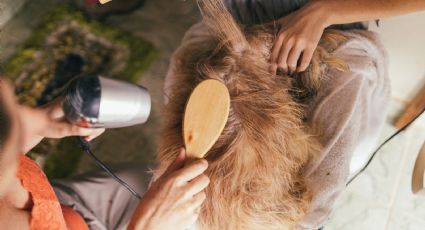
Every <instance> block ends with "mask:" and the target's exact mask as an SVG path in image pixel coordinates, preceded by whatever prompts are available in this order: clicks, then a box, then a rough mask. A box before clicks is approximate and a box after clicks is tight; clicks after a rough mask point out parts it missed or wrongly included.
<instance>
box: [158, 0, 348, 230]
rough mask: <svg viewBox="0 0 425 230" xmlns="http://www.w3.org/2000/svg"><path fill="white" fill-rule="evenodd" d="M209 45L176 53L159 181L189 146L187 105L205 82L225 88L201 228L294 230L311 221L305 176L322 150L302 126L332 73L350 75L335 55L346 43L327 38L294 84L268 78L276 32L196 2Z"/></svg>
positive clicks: (217, 4) (212, 3) (329, 34)
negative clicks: (224, 116)
mask: <svg viewBox="0 0 425 230" xmlns="http://www.w3.org/2000/svg"><path fill="white" fill-rule="evenodd" d="M198 2H199V6H200V9H201V12H202V15H203V23H204V24H205V25H206V26H207V27H208V29H209V31H210V37H209V39H208V40H207V41H202V42H199V43H196V44H192V45H191V46H185V47H183V48H181V49H179V51H178V52H177V53H175V56H174V58H175V60H176V67H175V72H174V76H173V77H174V78H175V79H176V80H175V81H174V83H173V84H172V86H171V89H170V92H171V93H170V101H169V103H168V104H167V105H166V107H165V109H164V112H163V113H164V114H163V118H164V124H163V127H162V131H161V137H160V143H159V154H158V162H159V168H158V170H157V171H156V175H155V176H156V177H157V176H158V175H160V174H161V173H162V172H163V171H164V170H165V169H166V168H167V167H168V165H170V164H171V162H172V161H173V160H174V159H175V157H176V156H177V155H178V152H179V148H180V147H181V146H183V137H182V120H183V113H184V108H185V103H186V102H187V99H188V97H189V95H190V93H191V92H192V90H193V89H194V87H195V86H196V85H197V84H199V83H200V82H201V81H203V80H206V79H216V80H218V81H220V82H222V83H224V84H225V85H226V86H227V88H228V89H229V92H230V96H231V108H230V115H229V119H228V121H227V123H226V126H225V128H224V131H223V133H222V134H221V136H220V137H219V139H218V141H217V142H216V143H215V145H214V146H213V147H212V149H211V150H210V151H209V152H208V153H207V155H206V159H207V160H208V162H209V169H208V170H207V172H206V174H207V175H208V176H209V177H210V180H211V183H210V185H209V187H208V188H207V189H206V194H207V198H206V200H205V202H204V204H203V206H202V209H201V212H200V216H199V219H198V226H199V227H200V229H203V230H219V229H232V230H239V229H244V230H247V229H253V230H254V229H255V230H263V229H264V230H272V229H279V230H281V229H291V228H293V226H294V225H295V224H296V223H297V222H299V221H300V219H302V217H303V216H304V215H305V213H306V211H307V209H308V207H309V203H310V201H311V197H312V194H311V191H310V190H309V188H308V186H307V185H306V183H305V178H304V175H303V174H304V168H305V166H306V164H308V162H309V161H311V160H314V155H315V153H317V152H319V151H320V149H321V147H320V144H319V143H318V141H317V140H316V138H315V137H314V135H313V133H311V132H310V131H308V130H309V129H308V128H309V127H307V125H306V124H305V123H304V122H303V116H304V109H303V108H304V104H303V101H305V100H306V99H308V98H311V97H313V96H314V94H315V92H316V91H317V90H318V89H319V88H320V83H321V82H322V81H323V79H324V78H325V77H326V76H325V72H326V69H327V68H337V69H340V70H344V69H345V68H346V67H345V65H344V63H341V62H340V61H339V60H337V59H336V58H333V57H332V55H331V51H332V50H333V49H335V48H336V47H337V46H339V44H340V43H342V42H343V41H344V40H345V37H344V36H343V35H341V34H340V33H339V32H337V31H333V30H327V31H325V33H324V35H323V37H322V39H321V42H320V44H319V46H318V48H317V49H316V51H315V53H314V55H313V59H312V61H311V64H310V66H309V68H308V70H307V71H305V72H304V73H302V74H298V75H297V76H293V77H290V76H288V75H285V74H272V73H270V72H269V68H270V55H271V48H272V45H273V41H274V40H275V38H276V34H277V32H278V28H277V27H276V26H275V25H273V23H271V24H268V25H257V26H252V27H241V26H239V25H238V24H237V23H236V22H235V20H234V19H233V18H232V16H231V15H230V13H229V12H228V11H227V9H226V8H225V6H224V4H223V2H222V1H220V0H203V1H198Z"/></svg>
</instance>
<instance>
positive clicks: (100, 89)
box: [63, 75, 151, 128]
mask: <svg viewBox="0 0 425 230" xmlns="http://www.w3.org/2000/svg"><path fill="white" fill-rule="evenodd" d="M63 110H64V113H65V116H66V117H67V119H68V120H69V121H70V122H72V123H74V124H77V125H79V126H82V127H93V128H120V127H127V126H132V125H137V124H142V123H145V122H146V120H147V119H148V117H149V114H150V110H151V98H150V95H149V92H148V91H147V89H146V88H144V87H141V86H138V85H134V84H130V83H127V82H124V81H120V80H115V79H109V78H105V77H101V76H94V75H89V76H80V77H78V78H77V79H75V80H74V81H73V82H72V83H71V84H70V86H69V87H68V89H67V91H66V95H65V98H64V101H63Z"/></svg>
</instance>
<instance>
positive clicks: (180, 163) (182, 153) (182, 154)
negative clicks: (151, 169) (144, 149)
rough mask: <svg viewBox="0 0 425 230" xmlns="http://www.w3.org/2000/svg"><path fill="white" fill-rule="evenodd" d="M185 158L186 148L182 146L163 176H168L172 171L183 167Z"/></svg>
mask: <svg viewBox="0 0 425 230" xmlns="http://www.w3.org/2000/svg"><path fill="white" fill-rule="evenodd" d="M185 159H186V150H185V149H184V148H181V149H180V151H179V154H178V155H177V157H176V159H175V160H174V161H173V163H171V164H170V166H168V168H167V169H166V170H165V172H164V173H163V174H162V176H161V177H168V176H169V175H170V174H171V173H173V172H175V171H176V170H179V169H181V168H182V167H183V166H184V161H185Z"/></svg>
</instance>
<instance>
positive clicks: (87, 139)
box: [84, 129, 105, 141]
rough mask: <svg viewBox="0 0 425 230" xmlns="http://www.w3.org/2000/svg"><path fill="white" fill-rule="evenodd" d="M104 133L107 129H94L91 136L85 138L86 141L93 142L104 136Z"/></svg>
mask: <svg viewBox="0 0 425 230" xmlns="http://www.w3.org/2000/svg"><path fill="white" fill-rule="evenodd" d="M104 132H105V129H93V132H92V133H91V134H90V135H88V136H86V137H84V139H85V140H86V141H92V140H93V139H95V138H96V137H98V136H100V135H102V133H104Z"/></svg>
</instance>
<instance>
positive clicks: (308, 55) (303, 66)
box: [297, 46, 314, 73]
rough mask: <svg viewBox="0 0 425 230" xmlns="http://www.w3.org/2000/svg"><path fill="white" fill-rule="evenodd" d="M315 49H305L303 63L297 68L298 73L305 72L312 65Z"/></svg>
mask: <svg viewBox="0 0 425 230" xmlns="http://www.w3.org/2000/svg"><path fill="white" fill-rule="evenodd" d="M313 53H314V47H311V46H308V47H306V49H304V51H303V54H302V59H301V62H300V64H299V66H298V68H297V72H298V73H299V72H303V71H305V70H306V69H307V67H308V66H309V65H310V61H311V58H312V57H313Z"/></svg>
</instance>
